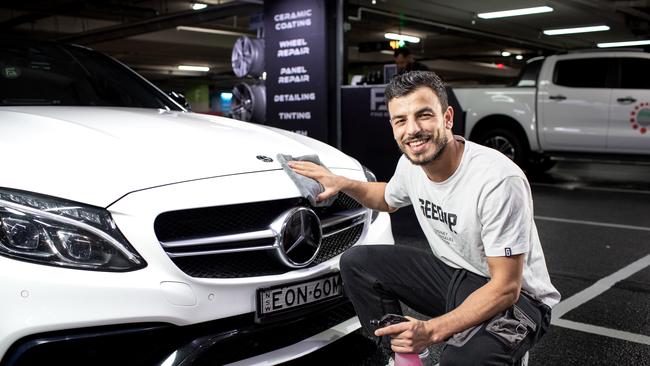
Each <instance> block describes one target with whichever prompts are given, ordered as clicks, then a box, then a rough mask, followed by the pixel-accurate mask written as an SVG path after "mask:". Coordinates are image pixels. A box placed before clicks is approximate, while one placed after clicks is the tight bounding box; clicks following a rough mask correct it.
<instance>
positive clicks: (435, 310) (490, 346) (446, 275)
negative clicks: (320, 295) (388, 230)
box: [341, 245, 551, 366]
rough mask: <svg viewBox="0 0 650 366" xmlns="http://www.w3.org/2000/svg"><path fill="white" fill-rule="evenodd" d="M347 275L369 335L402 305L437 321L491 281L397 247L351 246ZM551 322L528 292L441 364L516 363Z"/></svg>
mask: <svg viewBox="0 0 650 366" xmlns="http://www.w3.org/2000/svg"><path fill="white" fill-rule="evenodd" d="M341 275H342V277H343V286H344V289H345V293H346V295H347V296H348V298H350V300H351V301H352V303H353V304H354V308H355V309H356V311H357V314H358V316H359V320H360V322H361V325H362V327H363V328H364V330H365V331H366V332H367V333H368V334H369V335H372V334H373V333H374V329H373V327H372V326H371V325H370V321H371V320H372V319H380V318H381V317H382V316H383V315H384V314H387V313H394V314H401V313H402V309H401V306H400V301H401V302H403V303H404V304H406V305H408V306H409V307H411V308H412V309H414V310H415V311H417V312H419V313H421V314H424V315H427V316H430V317H435V316H439V315H442V314H444V313H446V312H449V311H451V310H453V309H454V308H456V307H457V306H458V305H460V304H461V303H462V302H463V301H464V300H465V298H467V296H469V294H471V293H472V292H474V291H475V290H476V289H478V288H479V287H481V286H483V285H484V284H486V283H487V281H488V279H487V278H485V277H482V276H478V275H476V274H474V273H471V272H468V271H466V270H462V269H454V268H451V267H449V266H447V265H446V264H444V263H443V262H442V261H440V260H439V259H437V258H436V257H435V256H434V255H433V254H432V253H431V252H429V251H425V250H422V249H416V248H411V247H406V246H395V245H362V246H356V247H353V248H351V249H350V250H348V251H347V252H346V253H345V254H344V255H343V257H342V258H341ZM550 320H551V309H550V308H549V307H548V306H546V305H544V304H543V303H540V302H538V301H535V300H533V299H532V298H530V297H528V296H526V295H524V294H523V293H522V296H520V297H519V301H517V303H516V304H515V305H513V306H512V307H511V308H509V309H507V310H506V311H504V312H503V313H501V314H498V315H496V316H495V317H493V318H492V319H489V320H488V321H486V322H485V323H483V324H480V325H477V326H475V327H472V328H469V329H467V330H465V331H464V332H461V333H458V334H455V335H454V336H453V337H451V338H450V339H449V340H447V342H446V344H445V346H444V348H443V351H442V355H441V359H440V365H442V366H445V365H515V364H517V362H518V361H519V359H520V358H521V357H522V356H523V355H524V354H525V353H526V351H528V350H529V349H530V348H531V347H532V346H533V345H534V344H535V343H536V342H537V341H538V340H539V339H540V338H541V336H542V335H543V334H544V333H545V332H546V330H547V329H548V326H549V323H550ZM384 343H385V342H384Z"/></svg>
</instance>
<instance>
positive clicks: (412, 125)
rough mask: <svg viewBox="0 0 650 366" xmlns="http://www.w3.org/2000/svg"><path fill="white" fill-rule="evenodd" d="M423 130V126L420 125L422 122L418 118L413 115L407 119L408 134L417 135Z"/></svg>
mask: <svg viewBox="0 0 650 366" xmlns="http://www.w3.org/2000/svg"><path fill="white" fill-rule="evenodd" d="M421 130H422V128H421V127H420V124H419V123H418V120H417V119H416V118H413V117H411V118H408V119H407V120H406V133H407V134H408V135H415V134H416V133H418V132H420V131H421Z"/></svg>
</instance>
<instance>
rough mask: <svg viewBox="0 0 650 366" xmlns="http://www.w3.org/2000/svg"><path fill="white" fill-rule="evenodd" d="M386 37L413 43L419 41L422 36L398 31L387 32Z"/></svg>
mask: <svg viewBox="0 0 650 366" xmlns="http://www.w3.org/2000/svg"><path fill="white" fill-rule="evenodd" d="M384 37H385V38H386V39H393V40H396V41H405V42H411V43H419V42H420V38H419V37H415V36H409V35H406V34H397V33H386V34H384Z"/></svg>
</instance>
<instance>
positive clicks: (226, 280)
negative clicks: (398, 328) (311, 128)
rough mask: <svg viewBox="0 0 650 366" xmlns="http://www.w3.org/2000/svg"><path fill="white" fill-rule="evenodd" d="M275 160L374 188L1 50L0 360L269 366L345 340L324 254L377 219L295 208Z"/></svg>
mask: <svg viewBox="0 0 650 366" xmlns="http://www.w3.org/2000/svg"><path fill="white" fill-rule="evenodd" d="M278 154H289V155H292V156H302V155H307V154H317V155H318V156H319V157H320V159H321V161H322V162H323V164H324V165H325V166H327V167H329V169H331V170H332V171H334V172H336V173H337V174H342V175H345V176H348V177H350V178H355V179H358V180H366V179H370V177H371V176H372V173H370V172H369V171H367V170H365V169H364V168H363V167H362V166H361V165H360V164H359V162H357V161H356V160H355V159H353V158H351V157H349V156H346V155H345V154H343V153H341V152H340V151H338V150H336V149H334V148H332V147H330V146H328V145H326V144H324V143H321V142H319V141H316V140H313V139H310V138H308V137H304V136H301V135H297V134H293V133H290V132H287V131H283V130H280V129H275V128H269V127H265V126H261V125H254V124H249V123H244V122H240V121H236V120H232V119H228V118H221V117H215V116H208V115H202V114H197V113H192V112H188V111H187V110H185V109H184V108H183V107H182V106H181V105H180V104H178V103H176V102H175V101H174V100H172V99H171V98H170V97H169V96H167V95H166V94H165V93H163V92H161V91H160V90H158V89H157V88H156V87H154V86H153V85H152V84H150V83H149V82H147V81H146V80H145V79H143V78H142V77H140V76H139V75H137V74H136V73H134V72H133V71H131V70H129V69H128V68H126V67H125V66H124V65H122V64H120V63H119V62H117V61H115V60H113V59H111V58H109V57H107V56H105V55H102V54H100V53H98V52H95V51H92V50H90V49H87V48H84V47H79V46H69V45H60V44H54V43H32V42H24V41H20V42H18V41H15V42H13V41H3V42H2V43H0V284H1V285H0V309H1V310H0V365H2V366H15V365H39V364H52V365H59V364H61V365H63V364H65V365H169V366H171V365H190V364H193V365H223V364H236V365H254V364H264V365H271V364H277V363H281V362H284V361H288V360H291V359H294V358H297V357H299V356H300V355H304V354H307V353H309V352H311V351H314V350H316V349H318V348H321V347H323V346H324V345H326V344H327V343H329V342H332V341H333V340H336V339H338V338H340V337H342V336H344V335H346V334H348V333H350V332H352V331H354V330H356V329H358V327H359V324H358V321H357V319H356V317H355V314H354V310H353V309H352V307H351V305H350V303H349V302H348V301H347V300H346V298H345V296H344V294H343V292H342V286H341V279H340V276H339V273H338V263H339V258H340V255H341V253H343V252H344V251H345V250H346V249H348V248H350V247H351V246H353V245H359V244H374V243H382V244H390V243H392V242H393V237H392V233H391V228H390V218H389V216H388V215H387V214H385V213H382V214H377V213H376V212H372V211H370V210H368V209H365V208H363V207H361V206H360V205H359V204H358V203H357V202H355V201H354V200H352V199H351V198H350V197H348V196H346V195H344V194H339V196H338V198H337V199H336V201H335V202H334V203H333V204H332V205H331V206H328V207H313V206H311V205H310V204H309V201H308V200H307V199H305V198H304V197H301V195H300V193H299V190H298V188H297V187H296V186H295V185H294V183H293V182H292V180H291V179H290V178H289V177H288V175H287V173H285V171H283V169H282V168H281V166H280V164H279V163H278V162H277V158H276V156H277V155H278Z"/></svg>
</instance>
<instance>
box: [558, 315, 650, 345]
mask: <svg viewBox="0 0 650 366" xmlns="http://www.w3.org/2000/svg"><path fill="white" fill-rule="evenodd" d="M551 324H553V325H555V326H558V327H562V328H569V329H573V330H578V331H581V332H585V333H591V334H598V335H601V336H605V337H610V338H617V339H622V340H624V341H629V342H635V343H641V344H645V345H650V337H648V336H646V335H643V334H636V333H630V332H625V331H622V330H616V329H611V328H605V327H600V326H597V325H591V324H584V323H578V322H574V321H571V320H566V319H557V320H555V321H553V323H551Z"/></svg>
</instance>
